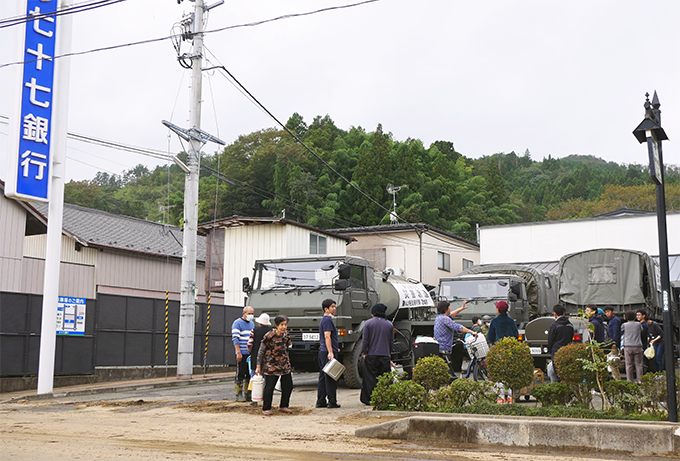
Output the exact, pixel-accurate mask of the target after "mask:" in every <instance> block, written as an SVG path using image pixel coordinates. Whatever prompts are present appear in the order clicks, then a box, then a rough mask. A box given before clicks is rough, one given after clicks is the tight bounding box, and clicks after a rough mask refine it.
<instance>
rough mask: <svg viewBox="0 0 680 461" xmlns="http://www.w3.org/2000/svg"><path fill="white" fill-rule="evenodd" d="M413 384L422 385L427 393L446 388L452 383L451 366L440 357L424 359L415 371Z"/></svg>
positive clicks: (419, 361) (419, 362)
mask: <svg viewBox="0 0 680 461" xmlns="http://www.w3.org/2000/svg"><path fill="white" fill-rule="evenodd" d="M413 382H415V383H418V384H420V385H421V386H423V387H424V388H425V390H427V391H431V390H435V389H439V388H440V387H443V386H446V385H447V384H449V383H450V382H451V374H450V373H449V366H448V365H447V364H446V362H445V361H444V359H443V358H441V357H439V356H436V355H431V356H429V357H423V358H422V359H420V360H418V363H417V364H416V366H415V368H414V369H413Z"/></svg>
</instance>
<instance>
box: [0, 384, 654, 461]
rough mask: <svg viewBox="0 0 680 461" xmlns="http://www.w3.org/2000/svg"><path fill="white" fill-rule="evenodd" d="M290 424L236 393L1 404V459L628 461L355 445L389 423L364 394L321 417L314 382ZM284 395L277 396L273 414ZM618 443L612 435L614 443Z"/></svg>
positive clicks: (368, 442)
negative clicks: (371, 412) (362, 434)
mask: <svg viewBox="0 0 680 461" xmlns="http://www.w3.org/2000/svg"><path fill="white" fill-rule="evenodd" d="M294 382H295V386H296V387H295V390H294V391H293V395H292V398H291V406H290V408H291V409H292V410H293V413H292V414H290V415H287V414H283V413H278V412H276V411H275V412H274V415H273V416H269V417H267V416H263V415H262V412H261V408H260V407H254V406H252V405H250V404H247V403H236V402H234V401H233V399H234V390H233V384H232V383H230V382H225V383H219V384H204V385H203V384H202V385H196V386H185V387H180V388H166V389H138V390H134V391H128V392H113V393H109V394H97V395H89V396H83V397H61V398H53V399H49V400H44V401H33V400H25V401H18V402H13V403H3V404H0V459H2V460H3V461H9V460H16V461H25V460H32V461H65V460H69V461H70V460H85V461H94V460H107V461H108V460H137V461H146V460H172V461H174V460H177V461H180V460H182V461H186V460H192V461H193V460H202V461H212V460H290V461H316V460H318V461H326V460H339V461H344V460H361V461H373V460H381V461H382V460H483V461H486V460H493V461H498V460H513V461H514V460H516V461H527V460H532V461H567V460H573V459H583V460H605V459H606V460H610V459H611V460H613V459H617V460H618V459H630V460H640V461H642V460H646V459H651V458H645V457H636V456H629V457H622V456H621V455H617V456H612V455H606V454H590V453H587V452H572V453H565V452H559V453H554V452H549V451H546V450H521V449H518V450H507V449H505V448H502V449H497V448H491V449H490V448H479V447H470V446H457V445H455V444H453V443H452V444H445V445H432V444H431V443H425V442H424V443H422V444H418V443H413V442H404V441H394V440H375V439H363V438H357V437H355V436H354V430H355V429H356V428H357V427H360V426H366V425H372V424H377V423H380V422H384V421H386V418H385V417H382V418H378V417H375V416H366V415H362V411H363V410H366V409H367V407H365V406H364V405H362V404H361V403H360V402H359V391H358V390H354V389H347V388H345V387H342V386H341V387H340V389H339V390H338V401H339V403H341V405H342V408H338V409H327V408H322V409H317V408H315V407H314V403H315V400H316V376H315V375H313V374H306V375H299V376H295V377H294ZM277 404H278V394H275V396H274V410H276V408H277ZM612 436H615V435H614V434H612Z"/></svg>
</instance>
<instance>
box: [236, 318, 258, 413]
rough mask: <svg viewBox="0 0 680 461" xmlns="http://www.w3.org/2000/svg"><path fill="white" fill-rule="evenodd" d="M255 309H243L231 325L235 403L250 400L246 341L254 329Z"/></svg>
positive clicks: (248, 353)
mask: <svg viewBox="0 0 680 461" xmlns="http://www.w3.org/2000/svg"><path fill="white" fill-rule="evenodd" d="M253 317H255V309H253V308H252V306H246V307H244V308H243V314H242V315H241V317H239V318H237V319H236V320H234V323H232V324H231V339H232V342H233V343H234V352H235V355H236V376H235V377H234V388H235V391H236V401H237V402H245V401H249V400H250V391H249V390H248V383H249V382H250V370H249V369H248V356H249V355H250V352H249V351H248V340H249V339H250V333H251V332H252V331H253V328H255V324H254V323H253Z"/></svg>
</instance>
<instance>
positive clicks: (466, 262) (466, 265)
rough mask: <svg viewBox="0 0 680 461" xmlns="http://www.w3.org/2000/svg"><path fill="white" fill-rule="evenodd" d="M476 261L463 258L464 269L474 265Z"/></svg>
mask: <svg viewBox="0 0 680 461" xmlns="http://www.w3.org/2000/svg"><path fill="white" fill-rule="evenodd" d="M474 265H475V263H474V262H473V261H470V260H469V259H465V258H463V270H465V269H467V268H468V267H472V266H474Z"/></svg>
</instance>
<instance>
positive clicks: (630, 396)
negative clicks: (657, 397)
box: [604, 381, 644, 414]
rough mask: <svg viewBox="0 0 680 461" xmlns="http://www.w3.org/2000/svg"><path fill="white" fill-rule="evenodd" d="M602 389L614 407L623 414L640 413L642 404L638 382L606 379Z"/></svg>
mask: <svg viewBox="0 0 680 461" xmlns="http://www.w3.org/2000/svg"><path fill="white" fill-rule="evenodd" d="M604 389H605V392H606V393H607V395H608V396H609V399H610V401H611V404H612V405H613V406H614V408H618V409H620V410H621V411H623V413H624V414H630V413H640V412H642V407H643V404H644V399H643V396H642V389H641V386H640V384H638V383H635V382H630V381H607V382H606V383H604Z"/></svg>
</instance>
